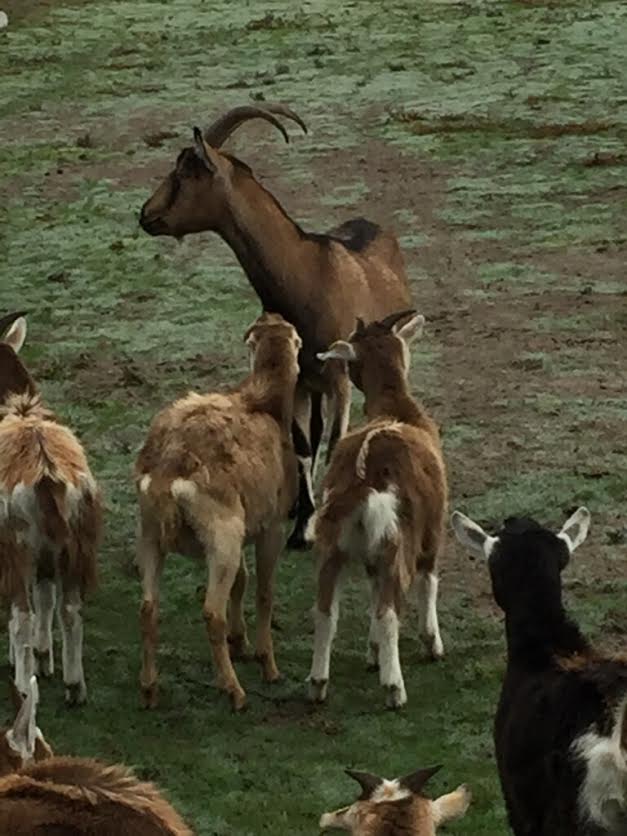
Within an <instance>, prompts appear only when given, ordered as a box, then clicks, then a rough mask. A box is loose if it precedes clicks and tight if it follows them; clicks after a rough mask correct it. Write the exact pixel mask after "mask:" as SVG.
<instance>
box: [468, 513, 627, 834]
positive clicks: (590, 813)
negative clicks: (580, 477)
mask: <svg viewBox="0 0 627 836" xmlns="http://www.w3.org/2000/svg"><path fill="white" fill-rule="evenodd" d="M589 524H590V514H589V512H588V511H587V510H586V509H585V508H580V509H579V510H578V511H576V512H575V514H573V516H572V517H570V518H569V519H568V520H567V522H566V523H565V525H564V526H563V528H562V529H561V531H560V532H559V534H554V533H553V532H552V531H549V530H548V529H546V528H543V527H542V526H540V525H539V524H538V523H537V522H535V521H534V520H531V519H524V518H511V519H508V520H506V522H505V526H504V528H503V529H502V530H501V531H500V532H499V534H498V535H497V536H496V537H492V536H489V535H488V534H486V533H485V531H483V529H482V528H480V526H478V525H477V524H476V523H474V522H473V521H472V520H470V519H468V517H465V516H464V515H463V514H460V513H459V512H455V513H454V514H453V527H454V529H455V532H456V534H457V537H458V539H459V540H460V542H461V543H462V544H463V545H464V546H466V547H467V548H468V549H469V550H470V551H471V552H472V553H473V554H476V555H478V556H480V557H482V558H485V559H487V560H488V563H489V568H490V575H491V578H492V590H493V592H494V597H495V599H496V602H497V604H498V605H499V606H500V607H501V609H502V610H503V611H504V612H505V632H506V637H507V671H506V674H505V680H504V682H503V688H502V691H501V699H500V702H499V707H498V711H497V714H496V721H495V727H494V739H495V745H496V756H497V762H498V768H499V775H500V778H501V786H502V788H503V795H504V796H505V802H506V805H507V811H508V814H509V822H510V825H511V828H512V830H513V831H514V833H515V834H516V836H531V835H532V834H533V836H601V834H611V836H621V834H622V836H625V834H626V833H627V658H625V657H622V658H620V657H616V656H611V655H609V654H604V653H602V652H598V651H596V650H594V649H593V648H592V647H591V645H590V643H589V642H588V641H587V639H586V638H585V637H584V636H583V635H582V634H581V632H580V630H579V628H578V627H577V625H576V624H575V623H574V622H573V621H572V620H571V619H570V618H569V617H568V616H567V614H566V613H565V611H564V607H563V604H562V586H561V572H562V571H563V570H564V569H565V567H566V566H567V565H568V562H569V559H570V556H571V554H572V552H573V551H574V550H575V549H576V548H577V547H578V546H579V545H581V543H582V542H583V541H584V540H585V539H586V536H587V533H588V527H589Z"/></svg>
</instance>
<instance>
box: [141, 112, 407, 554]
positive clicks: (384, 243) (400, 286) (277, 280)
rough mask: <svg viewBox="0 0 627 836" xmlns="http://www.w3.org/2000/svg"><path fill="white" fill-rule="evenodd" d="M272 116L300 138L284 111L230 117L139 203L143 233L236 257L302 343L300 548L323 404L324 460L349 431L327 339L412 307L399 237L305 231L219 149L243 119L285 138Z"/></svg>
mask: <svg viewBox="0 0 627 836" xmlns="http://www.w3.org/2000/svg"><path fill="white" fill-rule="evenodd" d="M274 114H277V115H280V116H284V117H287V118H288V119H291V120H293V121H294V122H296V123H297V124H298V125H299V126H300V127H301V128H302V129H303V131H306V130H307V129H306V127H305V124H304V123H303V121H302V120H301V119H300V118H299V117H298V116H297V115H296V114H295V113H294V112H293V111H292V110H290V109H289V108H287V107H284V106H282V105H271V104H268V103H264V104H263V105H262V106H260V107H253V106H244V107H237V108H235V109H233V110H230V111H229V112H227V113H226V114H225V115H223V116H222V117H220V118H219V119H217V121H215V122H214V123H213V124H212V125H210V126H209V127H208V128H207V129H206V130H205V131H204V133H201V131H200V130H199V129H198V128H195V129H194V147H189V148H185V149H183V150H182V151H181V153H180V154H179V156H178V159H177V161H176V167H175V168H174V170H173V171H171V172H170V174H168V176H167V177H166V179H165V180H164V181H163V182H162V183H161V185H160V186H159V187H158V188H157V189H156V191H155V192H154V194H153V195H152V196H151V197H150V198H149V199H148V200H147V201H146V202H145V203H144V205H143V207H142V209H141V214H140V224H141V226H142V228H143V229H144V230H145V231H146V232H148V233H149V234H150V235H171V236H174V237H176V238H182V237H183V236H184V235H187V234H190V233H196V232H202V231H205V230H210V231H213V232H216V233H217V234H218V235H220V237H221V238H222V239H223V240H224V241H225V242H226V243H227V244H228V245H229V246H230V247H231V249H232V250H233V251H234V253H235V255H236V256H237V258H238V260H239V262H240V264H241V266H242V268H243V269H244V272H245V273H246V275H247V276H248V279H249V281H250V283H251V284H252V286H253V288H254V289H255V291H256V292H257V295H258V296H259V299H260V301H261V304H262V306H263V309H264V310H266V311H272V312H276V313H279V314H281V316H283V317H284V318H285V319H286V320H287V321H288V322H291V323H292V325H294V327H295V328H296V330H297V331H298V333H299V334H300V336H301V338H302V340H303V348H302V352H301V356H300V379H299V385H298V387H297V389H296V408H295V417H296V420H297V423H298V424H299V427H300V430H301V432H302V433H304V435H305V438H306V439H307V442H308V443H307V444H305V445H303V448H302V450H301V451H300V452H301V467H302V477H301V481H300V490H299V501H298V515H297V521H296V526H295V528H294V531H293V532H292V535H291V537H290V539H289V542H288V545H289V546H291V547H293V548H302V547H303V546H304V545H305V540H304V532H305V528H306V525H307V521H308V519H309V516H310V515H311V513H312V511H313V499H312V495H311V491H312V489H311V482H312V469H313V467H314V466H315V461H316V454H317V450H318V445H319V443H320V438H321V435H322V431H323V418H322V396H323V395H324V396H325V397H326V399H327V401H328V407H329V409H328V423H329V451H332V450H333V447H334V445H335V442H336V441H337V439H338V438H341V437H342V436H343V435H344V434H345V432H346V430H347V428H348V418H349V412H350V385H349V382H348V378H347V376H346V370H345V367H344V364H343V363H327V364H326V366H325V367H324V368H323V367H322V365H321V363H320V362H319V361H318V359H317V356H316V355H317V354H318V352H321V351H323V350H324V349H325V348H326V347H327V346H329V345H330V344H331V343H332V342H333V341H334V340H338V339H342V338H346V337H347V336H348V334H349V333H350V331H351V330H352V328H353V325H354V322H355V318H356V317H357V316H361V317H364V318H366V319H368V320H372V319H375V318H377V317H383V316H385V315H386V314H389V313H391V312H392V311H396V310H399V309H400V308H403V307H404V308H406V307H408V306H409V304H410V302H411V293H410V289H409V285H408V282H407V276H406V273H405V267H404V264H403V258H402V255H401V252H400V249H399V245H398V241H397V238H396V236H395V235H394V234H393V233H392V232H390V231H387V230H384V229H382V228H381V227H379V226H378V225H377V224H374V223H372V222H370V221H367V220H364V219H363V218H356V219H353V220H349V221H346V222H345V223H343V224H342V225H341V226H339V227H337V228H335V229H333V230H331V231H330V232H328V233H326V234H323V235H321V234H316V233H308V232H304V231H303V230H302V229H301V228H300V226H298V224H297V223H295V221H293V220H292V219H291V218H290V217H289V216H288V214H287V213H286V212H285V210H284V209H283V207H282V206H280V204H279V203H278V202H277V200H276V199H275V198H274V197H273V196H272V194H270V193H269V192H268V191H266V189H264V188H263V186H261V185H260V183H259V182H258V181H257V180H256V179H255V177H254V175H253V172H252V171H251V170H250V168H249V167H248V166H247V165H245V164H244V163H243V162H241V161H240V160H238V159H236V158H235V157H233V156H231V155H229V154H226V153H224V152H223V151H221V150H220V149H221V148H222V145H223V144H224V143H225V142H226V140H227V139H228V138H229V137H230V136H231V134H232V133H233V132H234V131H235V130H236V129H237V128H238V127H239V126H240V125H242V124H244V122H246V121H247V120H249V119H254V118H259V119H264V120H266V121H267V122H269V123H270V124H271V125H273V126H274V127H275V128H277V130H279V131H280V132H281V133H282V134H283V136H284V137H285V140H286V141H288V134H287V132H286V130H285V128H284V127H283V125H282V124H281V122H280V121H279V120H278V119H277V118H276V116H275V115H274Z"/></svg>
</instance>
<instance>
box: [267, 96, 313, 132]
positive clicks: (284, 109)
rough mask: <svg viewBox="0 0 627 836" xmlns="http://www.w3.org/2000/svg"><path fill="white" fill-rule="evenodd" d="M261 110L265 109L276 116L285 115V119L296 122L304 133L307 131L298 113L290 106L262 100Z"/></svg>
mask: <svg viewBox="0 0 627 836" xmlns="http://www.w3.org/2000/svg"><path fill="white" fill-rule="evenodd" d="M262 110H267V111H268V113H276V114H277V115H278V116H285V118H286V119H291V120H292V122H296V124H297V125H298V127H299V128H301V129H302V131H303V133H304V134H306V133H309V131H308V130H307V125H305V123H304V122H303V120H302V119H301V118H300V116H299V115H298V113H294V111H293V110H292V108H291V107H288V106H287V105H283V104H279V103H278V102H272V103H270V102H264V103H263V108H262Z"/></svg>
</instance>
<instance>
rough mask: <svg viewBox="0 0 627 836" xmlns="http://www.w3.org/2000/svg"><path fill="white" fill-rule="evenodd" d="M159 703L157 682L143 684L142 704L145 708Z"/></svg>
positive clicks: (153, 706) (154, 706)
mask: <svg viewBox="0 0 627 836" xmlns="http://www.w3.org/2000/svg"><path fill="white" fill-rule="evenodd" d="M157 703H158V699H157V683H156V682H153V683H152V685H142V705H143V706H144V708H156V707H157Z"/></svg>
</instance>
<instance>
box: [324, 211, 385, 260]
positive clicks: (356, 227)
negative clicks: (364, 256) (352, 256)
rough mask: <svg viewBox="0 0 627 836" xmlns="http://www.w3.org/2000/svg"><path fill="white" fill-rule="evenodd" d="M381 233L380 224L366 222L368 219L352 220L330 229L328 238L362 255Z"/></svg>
mask: <svg viewBox="0 0 627 836" xmlns="http://www.w3.org/2000/svg"><path fill="white" fill-rule="evenodd" d="M380 233H381V227H380V226H379V224H375V223H373V222H372V221H368V220H366V218H352V219H351V220H350V221H345V222H344V223H343V224H340V225H339V226H337V227H334V228H333V229H330V230H329V232H328V233H327V235H326V236H319V237H326V238H329V239H331V240H332V241H338V242H339V243H340V244H343V245H344V246H345V247H346V249H347V250H352V251H353V252H356V253H360V252H363V251H364V250H365V249H366V248H367V247H368V245H369V244H372V242H373V241H374V240H375V238H376V237H377V236H378V235H379V234H380Z"/></svg>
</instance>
